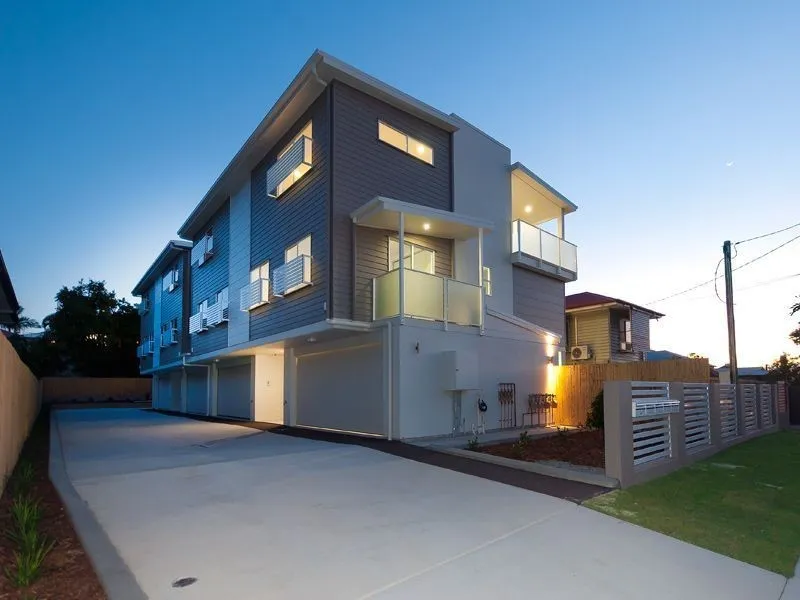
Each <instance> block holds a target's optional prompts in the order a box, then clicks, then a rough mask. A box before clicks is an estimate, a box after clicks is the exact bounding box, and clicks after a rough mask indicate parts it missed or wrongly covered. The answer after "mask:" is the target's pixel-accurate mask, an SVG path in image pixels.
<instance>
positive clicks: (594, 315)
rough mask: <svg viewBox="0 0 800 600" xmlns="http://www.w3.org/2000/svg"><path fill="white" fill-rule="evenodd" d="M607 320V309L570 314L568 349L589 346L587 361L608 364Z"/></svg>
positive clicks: (608, 332) (608, 339)
mask: <svg viewBox="0 0 800 600" xmlns="http://www.w3.org/2000/svg"><path fill="white" fill-rule="evenodd" d="M609 319H610V317H609V311H608V309H603V310H596V311H589V312H577V313H573V314H571V315H570V328H569V329H570V332H569V337H570V342H569V347H572V346H589V348H590V349H591V351H592V358H591V359H589V360H591V361H593V362H608V361H609V359H610V356H611V354H610V350H611V348H610V335H609V334H610V330H609ZM568 349H569V348H568Z"/></svg>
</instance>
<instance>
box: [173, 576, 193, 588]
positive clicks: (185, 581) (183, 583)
mask: <svg viewBox="0 0 800 600" xmlns="http://www.w3.org/2000/svg"><path fill="white" fill-rule="evenodd" d="M196 582H197V577H181V578H180V579H176V580H175V581H173V582H172V587H174V588H185V587H189V586H190V585H192V584H193V583H196Z"/></svg>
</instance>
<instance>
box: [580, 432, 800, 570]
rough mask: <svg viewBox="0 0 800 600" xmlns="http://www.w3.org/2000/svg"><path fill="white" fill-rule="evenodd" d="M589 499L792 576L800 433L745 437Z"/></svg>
mask: <svg viewBox="0 0 800 600" xmlns="http://www.w3.org/2000/svg"><path fill="white" fill-rule="evenodd" d="M585 506H588V507H590V508H593V509H595V510H598V511H600V512H604V513H606V514H609V515H612V516H615V517H618V518H620V519H622V520H624V521H629V522H631V523H636V524H637V525H641V526H643V527H647V528H649V529H653V530H655V531H660V532H661V533H666V534H667V535H671V536H673V537H676V538H678V539H681V540H684V541H687V542H690V543H692V544H696V545H697V546H702V547H703V548H708V549H709V550H713V551H714V552H719V553H721V554H726V555H728V556H732V557H733V558H737V559H739V560H742V561H745V562H748V563H751V564H754V565H757V566H759V567H762V568H764V569H768V570H770V571H775V572H776V573H780V574H781V575H785V576H787V577H790V576H792V575H793V574H794V568H795V564H796V563H797V559H798V556H800V433H798V432H780V433H774V434H771V435H767V436H764V437H761V438H758V439H755V440H752V441H750V442H746V443H744V444H740V445H738V446H735V447H733V448H730V449H728V450H726V451H724V452H720V453H719V454H716V455H714V456H713V457H711V458H710V459H708V460H705V461H702V462H698V463H695V464H694V465H692V466H690V467H686V468H684V469H681V470H679V471H675V472H674V473H671V474H669V475H667V476H666V477H662V478H660V479H656V480H654V481H650V482H648V483H644V484H642V485H637V486H634V487H632V488H628V489H626V490H616V491H613V492H611V493H609V494H605V495H603V496H598V497H596V498H593V499H591V500H588V501H587V502H586V503H585Z"/></svg>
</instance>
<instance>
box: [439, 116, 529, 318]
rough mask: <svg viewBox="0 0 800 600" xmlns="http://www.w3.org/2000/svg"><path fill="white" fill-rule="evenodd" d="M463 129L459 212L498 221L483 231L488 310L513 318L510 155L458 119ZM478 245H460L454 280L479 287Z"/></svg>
mask: <svg viewBox="0 0 800 600" xmlns="http://www.w3.org/2000/svg"><path fill="white" fill-rule="evenodd" d="M454 118H455V119H456V120H457V121H458V122H459V123H460V125H461V128H460V129H459V130H458V131H456V132H455V133H454V134H453V184H454V198H455V202H454V210H455V212H459V213H463V214H465V215H470V216H473V217H478V218H481V219H486V220H488V221H491V222H492V223H494V230H493V231H491V232H485V233H484V242H483V256H484V260H483V262H484V266H487V267H490V268H491V270H492V296H487V298H486V306H487V307H489V308H492V309H494V310H497V311H500V312H504V313H507V314H513V312H514V284H513V278H512V267H511V174H510V172H509V167H510V164H511V151H510V150H509V149H508V148H506V147H505V146H503V145H502V144H500V143H499V142H497V141H495V140H493V139H492V138H490V137H489V136H487V135H486V134H485V133H483V132H481V131H479V130H478V129H476V128H475V127H473V126H472V125H470V124H469V123H468V122H466V121H464V120H463V119H460V118H459V117H454ZM477 256H478V242H477V240H474V239H473V240H468V241H465V242H458V241H457V242H456V243H455V258H454V261H455V277H456V279H459V280H461V281H467V282H470V283H476V284H477V283H479V279H478V265H477Z"/></svg>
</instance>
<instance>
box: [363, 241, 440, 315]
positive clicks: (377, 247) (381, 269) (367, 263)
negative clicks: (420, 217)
mask: <svg viewBox="0 0 800 600" xmlns="http://www.w3.org/2000/svg"><path fill="white" fill-rule="evenodd" d="M355 229H356V257H355V262H356V289H355V296H354V299H355V304H354V307H353V309H354V314H353V318H354V319H355V320H356V321H371V320H372V280H373V279H374V278H376V277H380V276H381V275H383V274H384V273H387V272H388V271H389V238H390V237H391V238H394V239H397V233H396V232H394V231H384V230H382V229H371V228H369V227H356V228H355ZM405 238H406V242H408V243H413V244H417V245H419V246H422V247H423V248H427V249H429V250H433V251H434V252H435V253H436V255H435V259H434V260H435V270H436V274H437V275H439V276H441V277H451V276H452V264H453V258H452V257H453V242H452V240H446V239H441V238H435V237H428V236H424V237H423V236H418V235H406V236H405Z"/></svg>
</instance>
